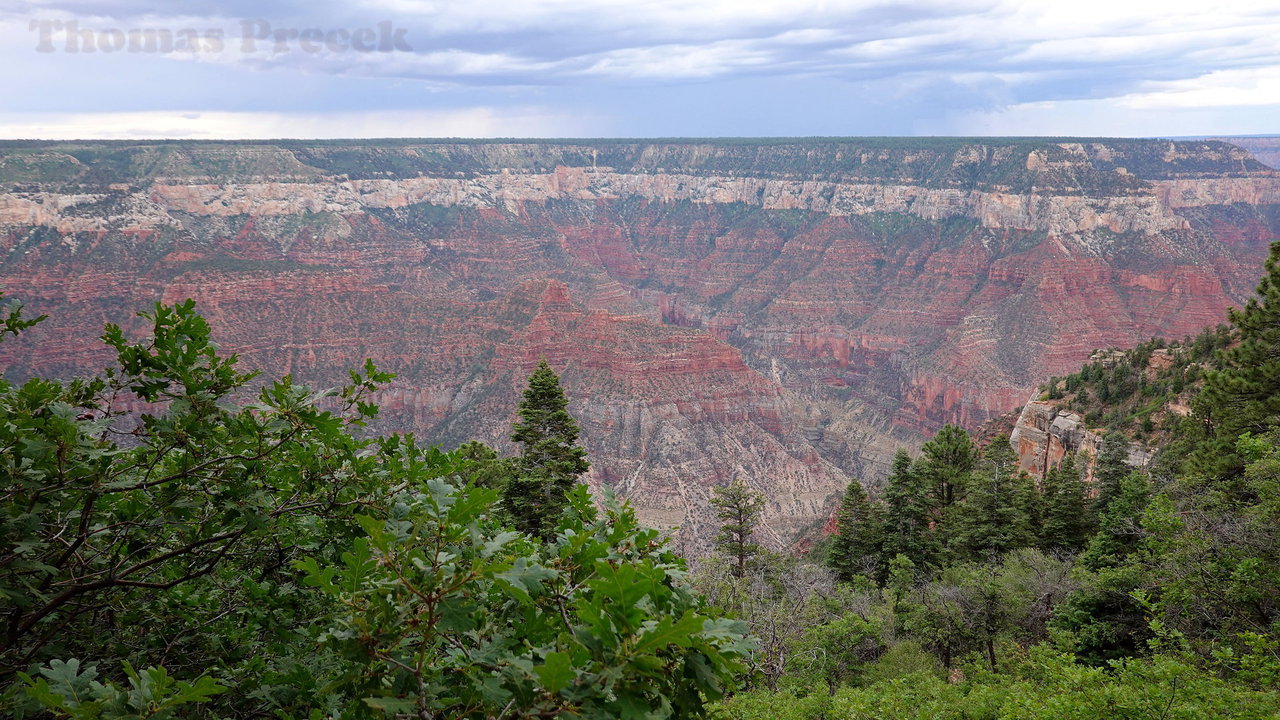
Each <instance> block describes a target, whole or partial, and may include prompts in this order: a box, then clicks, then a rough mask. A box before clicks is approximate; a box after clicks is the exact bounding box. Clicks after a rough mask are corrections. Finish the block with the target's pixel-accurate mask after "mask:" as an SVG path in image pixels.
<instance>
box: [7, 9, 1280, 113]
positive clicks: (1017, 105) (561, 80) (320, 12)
mask: <svg viewBox="0 0 1280 720" xmlns="http://www.w3.org/2000/svg"><path fill="white" fill-rule="evenodd" d="M40 18H43V19H74V20H76V21H77V22H79V23H80V28H81V29H88V30H90V31H94V32H102V31H106V30H109V29H124V30H127V29H129V28H161V29H164V28H168V29H177V28H187V27H191V28H221V29H222V31H223V32H224V36H225V42H223V43H222V46H221V47H220V48H218V50H217V52H212V51H209V52H200V53H192V52H184V51H178V52H172V53H167V54H154V53H153V54H145V53H134V54H129V53H123V54H121V53H116V54H114V55H109V54H103V53H101V52H98V53H95V54H87V53H80V54H70V53H67V52H65V46H60V47H59V49H58V50H57V51H55V52H52V53H44V54H41V53H37V52H35V49H34V48H35V46H36V41H37V39H38V38H37V34H38V33H35V32H33V31H32V30H31V29H30V28H29V25H28V23H29V22H30V20H32V19H40ZM243 19H250V20H259V19H260V20H261V21H262V22H263V23H264V24H269V25H270V26H271V29H272V30H279V31H282V32H283V33H285V35H286V36H288V34H289V33H302V32H304V31H307V30H314V31H317V32H319V33H321V34H322V35H323V34H324V33H329V32H338V31H341V32H353V31H356V30H358V29H360V28H377V27H378V26H379V24H381V23H392V24H393V25H394V26H395V28H397V29H399V30H403V31H404V37H405V38H406V39H407V41H408V45H410V46H411V49H405V48H401V49H397V50H394V51H391V52H354V51H350V50H346V51H342V50H333V49H330V48H327V47H323V46H321V47H318V48H315V49H313V51H304V50H303V49H301V48H300V46H299V42H298V41H297V39H296V38H295V39H289V40H286V41H285V42H284V43H283V44H282V48H283V49H284V50H285V51H283V52H280V51H277V50H279V49H280V48H276V47H274V45H273V43H271V42H265V43H264V42H258V43H256V44H255V45H254V48H253V50H252V52H246V51H245V48H244V46H243V45H242V44H241V43H240V42H239V38H240V34H241V32H242V27H243V26H242V20H243ZM379 32H382V31H379ZM206 49H208V48H206ZM1278 75H1280V5H1277V4H1276V3H1275V2H1274V0H1240V1H1239V2H1232V3H1219V4H1206V3H1204V2H1203V0H1195V1H1192V0H1163V1H1162V2H1159V3H1156V2H1152V1H1149V0H1124V1H1123V2H1117V1H1116V0H1073V1H1072V2H1061V0H960V1H957V0H922V1H921V2H913V3H911V4H910V5H909V6H906V5H904V4H889V3H885V2H883V0H754V1H752V2H742V0H703V1H701V2H697V3H691V2H688V0H649V1H648V2H638V1H637V0H468V1H459V0H348V1H347V2H338V1H337V0H314V1H313V2H304V1H303V0H282V1H280V2H272V3H263V2H261V0H217V1H215V0H184V2H182V3H180V4H178V3H174V4H170V5H159V4H157V3H154V2H150V1H144V0H10V1H9V2H8V3H6V6H5V7H4V8H0V81H4V82H5V83H6V87H7V88H10V89H11V90H10V93H9V95H10V97H11V98H12V100H11V103H12V104H11V106H10V107H11V109H12V110H15V111H16V110H22V111H25V112H39V111H46V112H53V111H55V110H56V111H57V112H59V113H62V114H60V115H58V116H57V117H61V118H72V117H73V115H74V114H75V111H76V110H79V111H81V112H90V113H94V112H97V113H102V112H106V111H110V112H111V113H113V117H116V118H117V119H119V118H123V117H124V116H125V115H127V114H128V113H131V112H132V113H163V112H167V111H169V110H173V111H174V112H175V113H177V112H178V111H189V109H190V108H192V107H207V108H209V109H210V110H221V111H223V112H228V113H232V114H233V115H234V116H235V117H241V116H242V115H244V114H246V113H248V114H250V115H252V114H254V113H257V114H260V115H261V116H262V117H264V118H265V117H295V116H296V117H298V118H303V117H305V115H306V113H307V112H316V113H319V114H320V115H324V116H327V117H330V118H335V117H339V116H348V117H351V118H354V117H356V116H357V115H359V114H360V113H375V111H379V110H381V111H385V112H388V113H395V112H412V111H419V112H423V113H435V114H436V116H437V117H438V118H446V117H452V116H453V115H450V114H454V115H458V116H462V115H465V114H466V113H469V112H473V108H476V107H484V108H489V109H490V110H491V111H492V112H493V113H495V115H494V116H493V117H495V118H498V117H507V116H511V115H515V116H518V115H520V114H521V113H525V112H527V109H528V108H530V107H537V108H541V109H543V110H545V112H546V113H547V115H546V116H547V117H562V118H567V119H570V120H572V119H581V118H590V121H579V122H577V123H576V124H573V125H572V126H573V127H576V128H578V129H579V131H580V132H583V133H587V134H599V133H601V132H605V131H606V130H608V129H619V130H621V131H623V132H627V128H634V129H635V130H633V132H639V131H641V130H646V129H649V128H661V129H662V130H663V131H664V132H671V133H673V134H682V131H681V128H695V127H696V128H707V127H711V128H715V127H717V125H716V124H715V122H714V121H715V120H717V119H719V120H720V124H719V127H723V128H725V130H724V132H730V129H731V128H732V131H733V132H741V133H746V134H804V133H830V134H856V133H859V132H883V131H884V128H889V129H891V130H893V129H898V128H900V130H897V131H898V132H903V133H909V132H922V131H927V132H944V133H945V132H962V131H964V130H965V129H971V128H974V127H988V126H990V127H998V128H1000V129H1001V131H1002V132H1004V131H1009V130H1012V129H1017V128H1015V127H1013V126H1011V125H1010V123H1015V122H1021V123H1025V124H1024V125H1021V126H1018V127H1019V128H1021V132H1020V133H1019V134H1036V133H1046V132H1052V133H1058V132H1061V130H1062V122H1060V121H1059V120H1058V118H1057V117H1055V116H1054V115H1053V112H1065V111H1064V108H1067V109H1071V111H1070V112H1067V113H1066V115H1065V116H1070V117H1073V118H1074V119H1075V121H1077V122H1081V123H1084V124H1085V125H1087V126H1089V127H1095V126H1101V125H1105V126H1106V127H1114V128H1115V129H1116V130H1117V131H1121V130H1125V129H1126V128H1127V132H1123V133H1120V134H1155V133H1154V131H1152V130H1151V128H1153V127H1156V126H1159V127H1165V126H1169V125H1178V126H1179V127H1182V126H1183V125H1189V124H1195V123H1202V124H1208V125H1211V126H1212V125H1214V123H1215V122H1218V121H1216V120H1215V119H1214V118H1221V122H1222V123H1227V122H1229V123H1231V124H1233V125H1234V124H1238V121H1239V117H1238V116H1234V117H1233V116H1229V115H1228V113H1229V112H1231V109H1232V108H1239V107H1254V108H1262V107H1271V106H1272V105H1276V104H1280V88H1277V82H1278V81H1277V76H1278ZM48 88H57V91H55V92H48V91H47V89H48ZM15 89H16V92H15V91H14V90H15ZM200 91H205V96H204V97H203V98H202V97H201V96H200ZM806 93H807V94H806ZM780 97H786V98H787V104H786V105H781V106H780V105H779V101H778V100H777V98H780ZM642 98H643V100H642ZM77 102H79V103H80V106H79V107H76V103H77ZM366 108H368V109H367V110H366ZM788 108H792V109H793V110H792V111H791V112H790V113H789V114H788V113H787V112H785V111H787V109H788ZM1047 108H1053V110H1048V109H1047ZM1081 108H1091V109H1092V110H1093V111H1097V112H1104V113H1109V114H1110V116H1113V117H1115V118H1122V119H1123V123H1120V124H1115V123H1111V122H1110V121H1108V122H1107V123H1099V122H1095V121H1092V120H1091V119H1090V117H1089V116H1088V115H1087V114H1085V113H1084V112H1083V111H1081V112H1080V113H1076V112H1075V110H1078V109H1081ZM1215 109H1216V110H1215ZM1156 110H1160V111H1164V112H1166V113H1172V114H1173V115H1175V116H1177V118H1181V119H1176V118H1175V119H1171V120H1166V119H1162V118H1159V117H1157V116H1156V114H1155V111H1156ZM304 111H305V112H304ZM540 112H541V111H540ZM1215 112H1216V113H1217V115H1215V114H1214V113H1215ZM344 114H345V115H344ZM158 117H160V116H154V117H153V120H155V119H156V118H158ZM175 117H176V114H175ZM202 117H203V120H202V121H201V122H204V123H209V127H221V126H220V125H218V124H217V123H215V122H214V120H211V118H213V117H214V116H212V115H210V114H208V113H205V114H204V115H203V116H202ZM1249 117H1250V118H1252V119H1251V120H1250V122H1251V123H1252V125H1251V127H1255V126H1256V129H1255V130H1254V131H1255V132H1258V131H1267V130H1270V131H1275V129H1276V128H1275V127H1274V126H1267V127H1262V126H1263V125H1265V124H1266V123H1264V121H1263V119H1262V118H1261V116H1253V115H1250V116H1249ZM68 121H70V120H68ZM1184 121H1185V122H1184ZM166 122H167V121H166ZM344 122H346V123H347V124H346V125H343V126H353V127H364V125H363V124H362V123H363V121H355V120H348V121H344ZM441 122H444V121H441ZM493 122H497V120H494V121H493ZM682 122H683V124H681V123H682ZM1124 123H1128V124H1124ZM197 125H199V123H197ZM174 127H176V128H178V129H179V130H180V129H181V128H183V127H187V126H185V125H181V124H179V125H176V126H174ZM202 127H203V126H202ZM316 127H317V129H316V131H317V132H321V131H323V130H324V128H323V127H320V126H316ZM443 127H445V128H446V129H447V128H448V127H450V125H449V123H448V122H444V125H443ZM1203 131H1204V132H1206V133H1212V132H1222V130H1220V129H1218V128H1217V127H1216V126H1214V127H1205V128H1204V129H1203ZM217 132H221V130H217ZM685 132H689V131H688V130H686V131H685ZM1081 132H1083V130H1082V131H1081ZM517 134H519V133H517ZM523 134H533V133H532V131H526V132H525V133H523ZM551 134H556V135H566V134H572V133H570V132H568V131H567V129H566V130H561V131H560V132H553V133H551ZM713 134H715V133H713Z"/></svg>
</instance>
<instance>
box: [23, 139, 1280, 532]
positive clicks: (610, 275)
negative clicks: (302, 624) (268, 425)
mask: <svg viewBox="0 0 1280 720" xmlns="http://www.w3.org/2000/svg"><path fill="white" fill-rule="evenodd" d="M1260 148H1261V146H1260ZM1267 150H1268V151H1272V150H1274V148H1267ZM1272 155H1274V152H1272ZM1278 237H1280V173H1278V172H1277V171H1275V170H1273V169H1271V168H1270V167H1268V166H1267V165H1264V164H1262V163H1261V162H1259V161H1258V160H1257V159H1255V157H1254V156H1253V155H1251V154H1250V153H1249V152H1247V151H1246V150H1244V149H1242V148H1241V147H1237V146H1234V145H1232V144H1229V143H1226V142H1222V141H1178V142H1172V141H1167V140H1112V139H1098V140H1087V139H1023V138H1019V139H1007V140H1003V139H992V138H983V139H963V138H938V139H928V138H884V139H811V140H759V141H753V140H717V141H695V140H689V141H675V140H673V141H640V140H637V141H627V140H618V141H611V140H609V141H606V140H584V141H567V140H566V141H551V140H548V141H510V142H506V141H492V142H491V141H351V142H341V141H323V142H322V141H281V142H244V143H233V142H230V143H200V142H193V141H175V142H120V143H111V142H94V143H75V142H59V143H54V142H48V143H39V142H18V141H12V142H5V143H0V254H2V256H3V261H2V262H0V289H3V290H4V292H5V293H6V294H7V296H8V297H11V298H16V299H19V300H21V301H23V302H24V303H26V305H27V306H28V308H29V310H30V311H31V312H33V313H47V314H49V315H50V318H49V320H48V321H46V322H45V323H43V324H41V325H40V326H38V327H36V328H34V329H33V330H31V331H29V332H28V333H26V334H25V335H24V336H23V337H21V338H19V339H18V340H15V341H10V342H5V343H4V344H3V345H0V367H3V368H6V374H7V376H9V377H12V378H16V379H21V378H23V377H27V376H33V375H43V376H73V375H76V374H84V373H87V372H92V371H94V370H95V369H100V368H101V367H103V366H104V364H105V363H107V362H109V361H110V354H109V352H108V351H107V350H106V349H105V348H104V346H103V345H102V344H101V343H100V342H98V341H97V340H96V338H97V337H98V335H99V334H100V333H101V330H102V325H103V324H104V323H106V322H115V323H119V324H121V325H123V326H124V327H125V329H126V331H132V332H134V333H139V332H142V329H143V325H142V324H141V323H140V322H139V321H138V320H137V318H135V317H134V313H135V312H136V311H139V310H145V309H147V308H148V307H149V306H151V305H152V304H153V303H155V302H157V301H163V302H176V301H179V300H182V299H185V298H194V299H195V300H196V301H197V303H198V306H197V307H198V309H199V311H200V312H201V313H202V314H203V315H205V317H207V318H208V320H209V322H210V324H211V325H212V327H213V332H214V337H215V338H216V339H217V340H218V341H219V343H220V345H221V347H222V348H223V350H224V351H226V352H236V353H240V354H241V355H242V356H243V359H244V363H245V364H246V365H248V366H250V367H253V368H263V369H267V370H269V371H270V372H272V373H281V372H289V373H293V374H294V376H295V377H296V378H298V379H299V380H301V381H305V382H307V383H309V384H312V385H317V386H325V385H331V384H336V383H339V382H341V381H342V380H343V379H344V378H345V377H346V370H347V369H348V368H354V367H357V366H359V365H360V364H361V363H362V362H363V361H364V359H365V358H372V359H373V360H374V361H375V362H376V363H377V364H378V365H379V366H381V367H382V368H383V369H386V370H389V371H391V372H394V373H396V374H397V376H398V377H397V379H396V381H395V382H394V383H393V384H392V385H391V386H390V387H388V388H387V389H386V390H385V391H384V392H382V393H381V395H380V396H379V398H378V399H379V402H380V404H381V407H382V415H381V416H380V418H379V421H378V423H377V425H378V429H379V430H405V431H413V432H415V433H417V435H418V436H419V437H420V438H424V439H426V440H428V441H431V442H435V443H440V444H442V445H445V446H453V445H456V444H458V443H460V442H464V441H466V440H468V439H473V438H474V439H479V440H482V441H485V442H488V443H491V444H493V445H494V446H496V447H498V448H500V449H502V450H504V451H507V452H511V451H514V447H512V446H511V444H510V443H509V441H508V440H507V438H506V436H507V433H508V431H509V427H510V423H511V420H512V418H513V416H514V408H515V406H516V404H517V402H518V400H519V395H520V391H521V390H522V388H523V386H524V382H525V378H526V377H527V375H528V373H529V371H530V370H531V369H532V367H533V366H534V365H535V364H536V363H537V362H538V360H539V358H546V359H547V360H548V361H549V362H550V363H551V365H552V366H553V367H554V368H555V369H556V370H557V371H558V372H560V373H561V374H562V382H563V384H564V386H565V389H566V391H567V392H568V394H569V397H570V399H571V405H570V409H571V411H572V412H573V414H574V415H575V416H576V417H577V418H578V420H579V421H580V422H581V424H582V427H583V441H584V444H585V445H586V447H587V449H588V451H589V453H590V457H591V461H592V470H591V473H590V477H589V481H590V483H591V485H592V486H593V488H594V489H595V490H597V491H599V490H601V489H603V488H605V487H608V488H612V489H613V490H614V491H616V492H617V493H618V494H619V495H621V496H623V497H626V498H629V499H630V500H631V502H633V503H634V504H635V505H636V506H637V508H638V509H639V510H640V512H641V515H642V517H643V518H644V519H645V520H646V521H648V522H650V523H653V524H655V525H658V526H661V527H674V526H679V527H680V528H681V529H682V531H681V534H680V539H681V540H680V541H681V542H682V543H684V546H685V547H686V548H687V549H691V550H696V549H697V548H699V547H701V546H702V545H703V544H704V543H705V541H706V539H707V538H708V537H709V536H710V534H711V532H712V530H713V526H714V525H715V522H714V520H713V518H712V517H711V513H710V512H709V510H708V498H709V496H710V494H711V489H712V487H714V486H716V485H721V484H724V483H726V482H729V481H731V480H734V479H737V478H741V479H743V480H745V481H746V482H747V483H748V484H750V485H752V486H754V487H756V488H757V489H759V490H761V491H762V492H764V493H765V495H766V497H767V499H768V505H767V508H766V513H765V519H766V524H767V532H768V535H769V537H768V541H769V542H771V543H772V544H774V545H778V546H781V545H785V544H788V543H790V542H791V541H792V540H793V539H794V538H795V537H796V535H797V534H798V533H800V532H801V531H802V530H804V529H805V528H807V527H810V526H812V525H814V524H815V523H817V522H820V521H821V520H822V518H824V517H826V516H827V515H828V514H829V511H830V507H831V505H830V503H831V502H832V499H833V497H834V495H835V494H837V493H838V492H840V491H841V490H842V489H843V488H844V486H845V483H846V482H847V481H848V479H849V478H850V477H857V478H860V479H862V480H863V481H864V482H866V483H868V484H871V485H874V484H875V483H877V482H878V481H879V480H880V479H881V478H882V477H883V475H884V474H885V470H886V466H887V462H888V460H889V458H890V457H891V455H892V453H893V451H894V449H895V448H896V447H899V446H915V445H918V444H919V443H920V442H921V441H922V440H923V439H924V438H925V437H927V435H928V434H930V433H932V432H933V431H935V430H937V429H938V428H939V427H940V426H941V425H942V424H944V423H948V422H951V423H959V424H961V425H964V426H966V427H968V428H971V429H972V428H976V427H978V426H979V425H981V424H983V423H984V422H986V421H987V420H989V419H991V418H994V417H998V416H1001V415H1005V414H1007V413H1009V412H1010V411H1012V410H1013V409H1015V408H1018V407H1020V406H1022V405H1024V404H1025V403H1026V402H1027V401H1028V399H1029V398H1031V396H1032V393H1033V392H1034V390H1035V388H1036V386H1037V385H1038V384H1039V383H1041V382H1043V381H1044V380H1045V379H1046V378H1048V377H1049V376H1052V375H1058V374H1063V373H1066V372H1069V371H1072V370H1075V369H1076V368H1078V367H1079V366H1080V364H1081V363H1082V362H1083V361H1084V360H1086V359H1087V358H1088V357H1089V355H1090V353H1091V352H1092V351H1093V350H1094V349H1096V348H1105V347H1111V346H1115V347H1127V346H1130V345H1133V344H1135V343H1137V342H1139V341H1142V340H1145V339H1147V338H1149V337H1152V336H1163V337H1181V336H1184V335H1188V334H1193V333H1195V332H1197V331H1198V330H1200V329H1201V328H1202V327H1204V326H1206V325H1213V324H1216V323H1219V322H1222V321H1223V320H1224V317H1225V311H1226V309H1227V307H1229V306H1233V305H1240V304H1242V303H1243V301H1244V300H1245V299H1246V298H1248V297H1249V296H1250V294H1251V293H1252V290H1253V287H1254V285H1255V284H1256V282H1257V279H1258V275H1259V273H1260V268H1261V265H1262V261H1263V259H1264V257H1265V256H1266V252H1267V247H1268V244H1269V243H1270V242H1271V241H1273V240H1275V239H1277V238H1278Z"/></svg>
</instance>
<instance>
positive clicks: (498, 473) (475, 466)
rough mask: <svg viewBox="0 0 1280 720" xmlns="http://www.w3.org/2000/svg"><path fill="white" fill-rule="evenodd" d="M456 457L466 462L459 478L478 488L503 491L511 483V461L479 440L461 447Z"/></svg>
mask: <svg viewBox="0 0 1280 720" xmlns="http://www.w3.org/2000/svg"><path fill="white" fill-rule="evenodd" d="M456 455H457V456H458V458H459V459H461V460H463V461H464V462H463V465H462V467H461V468H460V469H459V471H458V476H459V477H461V478H462V479H463V480H465V481H466V482H469V483H471V484H473V485H475V486H476V487H483V488H493V489H495V490H502V489H503V488H505V487H506V486H507V483H508V482H510V481H511V474H512V469H511V460H508V459H506V458H502V457H499V456H498V451H497V450H494V449H493V448H491V447H489V446H488V445H485V444H484V443H482V442H480V441H478V440H471V441H470V442H466V443H463V444H462V445H459V446H458V449H457V451H456Z"/></svg>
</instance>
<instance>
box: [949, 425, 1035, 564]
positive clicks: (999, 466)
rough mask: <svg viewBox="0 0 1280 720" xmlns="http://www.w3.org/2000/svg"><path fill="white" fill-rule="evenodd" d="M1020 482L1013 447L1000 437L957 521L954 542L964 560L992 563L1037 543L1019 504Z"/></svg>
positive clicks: (976, 474)
mask: <svg viewBox="0 0 1280 720" xmlns="http://www.w3.org/2000/svg"><path fill="white" fill-rule="evenodd" d="M1017 479H1018V463H1017V457H1016V456H1015V455H1014V453H1013V448H1012V447H1011V446H1010V445H1009V441H1008V438H997V439H996V440H995V441H994V442H993V443H992V444H991V446H990V447H988V448H987V451H986V453H985V454H984V456H983V458H982V459H981V460H980V461H979V462H978V467H977V470H976V471H975V472H974V473H973V477H972V479H971V480H970V481H969V482H970V487H969V494H968V497H967V498H966V499H965V501H964V503H963V505H962V511H961V512H960V513H959V516H958V517H957V518H956V521H957V522H958V525H959V527H958V528H957V529H956V532H955V540H956V545H957V550H958V551H959V554H960V555H961V556H962V557H964V558H966V559H970V560H991V559H995V558H998V557H999V556H1001V555H1003V554H1004V553H1006V552H1008V551H1010V550H1013V549H1016V548H1020V547H1027V546H1029V545H1032V544H1033V543H1034V542H1035V539H1036V538H1035V536H1033V535H1031V534H1030V522H1029V520H1028V518H1027V517H1025V515H1024V512H1025V509H1024V508H1023V507H1021V506H1020V503H1019V499H1020V498H1019V497H1018V493H1017V491H1016V483H1017Z"/></svg>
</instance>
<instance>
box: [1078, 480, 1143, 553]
mask: <svg viewBox="0 0 1280 720" xmlns="http://www.w3.org/2000/svg"><path fill="white" fill-rule="evenodd" d="M1150 496H1151V486H1150V484H1149V483H1148V482H1147V477H1146V475H1144V474H1143V473H1140V472H1137V471H1130V472H1129V473H1128V474H1126V475H1125V476H1124V477H1122V478H1121V479H1120V481H1119V482H1118V483H1117V485H1116V489H1115V491H1114V493H1113V495H1112V497H1111V502H1109V503H1108V504H1107V507H1106V509H1105V510H1104V511H1101V512H1099V513H1098V531H1097V532H1096V533H1095V534H1094V535H1093V538H1092V539H1091V540H1090V541H1089V546H1088V548H1087V549H1086V550H1085V552H1084V554H1083V555H1082V556H1081V558H1080V560H1081V563H1082V564H1083V565H1084V566H1085V567H1088V568H1090V569H1094V570H1097V569H1099V568H1102V567H1112V566H1115V565H1118V564H1119V563H1120V561H1122V560H1124V559H1125V558H1126V557H1128V556H1129V555H1131V554H1133V553H1134V552H1135V551H1136V550H1137V549H1138V547H1139V545H1140V544H1141V542H1142V538H1143V537H1144V534H1145V533H1144V531H1143V529H1142V514H1143V511H1144V510H1145V509H1146V508H1147V501H1148V499H1149V498H1150Z"/></svg>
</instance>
